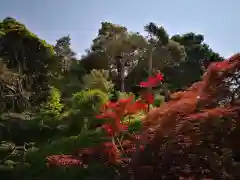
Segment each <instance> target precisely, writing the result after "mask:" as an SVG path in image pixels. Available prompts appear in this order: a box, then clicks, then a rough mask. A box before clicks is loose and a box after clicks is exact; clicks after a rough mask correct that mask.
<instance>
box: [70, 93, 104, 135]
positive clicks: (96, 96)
mask: <svg viewBox="0 0 240 180" xmlns="http://www.w3.org/2000/svg"><path fill="white" fill-rule="evenodd" d="M107 101H108V95H107V94H106V93H104V92H102V91H101V90H98V89H94V90H83V91H80V92H78V93H76V94H74V95H73V98H72V101H71V102H72V111H71V113H70V116H69V118H71V119H70V121H71V123H72V128H74V129H75V128H77V129H78V131H79V130H80V129H81V128H83V127H84V126H85V127H91V126H92V125H94V124H97V123H99V120H97V119H96V118H95V115H96V114H97V113H98V112H99V110H100V108H101V106H102V105H103V104H105V103H106V102H107Z"/></svg>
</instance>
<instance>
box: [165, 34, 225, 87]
mask: <svg viewBox="0 0 240 180" xmlns="http://www.w3.org/2000/svg"><path fill="white" fill-rule="evenodd" d="M171 39H172V40H174V41H176V42H178V43H180V44H181V45H183V46H184V47H185V50H186V54H187V58H186V61H184V62H181V63H180V65H179V66H177V67H167V68H165V69H164V74H166V81H167V82H168V83H170V84H171V86H172V89H173V90H179V89H184V88H186V87H188V86H189V85H191V84H192V83H193V82H196V81H198V80H200V79H201V77H202V75H203V73H204V71H205V69H206V68H207V67H208V65H209V64H210V63H211V62H214V61H222V60H223V57H221V56H220V55H219V54H218V53H215V52H213V50H212V49H211V48H210V47H209V46H208V45H207V44H205V43H203V42H204V37H203V35H201V34H194V33H187V34H183V35H174V36H173V37H172V38H171Z"/></svg>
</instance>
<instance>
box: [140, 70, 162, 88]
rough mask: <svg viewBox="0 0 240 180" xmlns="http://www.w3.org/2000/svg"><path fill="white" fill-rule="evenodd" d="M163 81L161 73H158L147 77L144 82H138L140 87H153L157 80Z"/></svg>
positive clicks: (157, 82)
mask: <svg viewBox="0 0 240 180" xmlns="http://www.w3.org/2000/svg"><path fill="white" fill-rule="evenodd" d="M161 81H163V74H161V73H158V74H156V75H155V76H154V77H148V79H147V81H146V82H140V86H141V87H145V88H146V87H155V86H157V85H158V84H159V82H161Z"/></svg>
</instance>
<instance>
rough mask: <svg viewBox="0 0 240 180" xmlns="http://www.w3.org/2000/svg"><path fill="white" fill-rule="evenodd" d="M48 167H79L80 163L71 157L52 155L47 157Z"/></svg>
mask: <svg viewBox="0 0 240 180" xmlns="http://www.w3.org/2000/svg"><path fill="white" fill-rule="evenodd" d="M47 161H48V165H49V166H51V167H52V166H79V165H81V164H82V162H81V161H80V160H79V159H77V158H76V157H74V156H72V155H52V156H48V157H47Z"/></svg>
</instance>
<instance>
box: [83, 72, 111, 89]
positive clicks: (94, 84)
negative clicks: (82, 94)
mask: <svg viewBox="0 0 240 180" xmlns="http://www.w3.org/2000/svg"><path fill="white" fill-rule="evenodd" d="M82 81H83V85H82V88H83V89H85V90H88V89H100V90H101V91H103V92H106V93H107V92H110V91H112V90H113V87H114V84H113V83H112V82H111V81H110V80H109V72H108V71H107V70H96V69H93V70H92V71H91V72H90V73H89V74H86V75H85V76H84V77H83V79H82Z"/></svg>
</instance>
